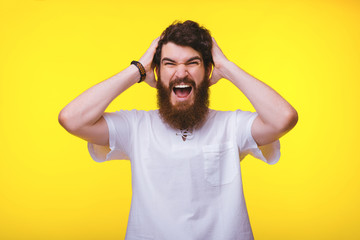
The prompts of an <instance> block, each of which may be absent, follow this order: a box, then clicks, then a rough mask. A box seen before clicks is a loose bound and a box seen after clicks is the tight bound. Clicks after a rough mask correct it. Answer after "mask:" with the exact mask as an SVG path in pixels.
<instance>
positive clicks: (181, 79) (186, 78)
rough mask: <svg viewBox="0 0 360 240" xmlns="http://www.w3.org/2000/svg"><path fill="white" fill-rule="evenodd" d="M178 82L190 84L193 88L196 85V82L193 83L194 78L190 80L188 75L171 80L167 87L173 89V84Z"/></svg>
mask: <svg viewBox="0 0 360 240" xmlns="http://www.w3.org/2000/svg"><path fill="white" fill-rule="evenodd" d="M180 83H185V84H190V85H191V86H192V88H193V89H195V87H196V84H195V81H194V80H191V79H189V78H188V77H184V78H178V79H175V80H173V81H171V82H170V83H169V88H170V89H173V88H174V86H175V85H178V84H180Z"/></svg>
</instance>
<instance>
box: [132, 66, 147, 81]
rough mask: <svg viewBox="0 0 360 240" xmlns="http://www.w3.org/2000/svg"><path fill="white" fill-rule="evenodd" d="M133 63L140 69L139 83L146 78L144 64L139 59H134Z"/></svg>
mask: <svg viewBox="0 0 360 240" xmlns="http://www.w3.org/2000/svg"><path fill="white" fill-rule="evenodd" d="M131 64H134V65H135V66H136V67H137V68H138V69H139V73H140V80H139V81H138V83H141V82H142V81H144V80H145V78H146V71H145V68H144V66H143V65H142V64H141V63H140V62H138V61H132V62H131Z"/></svg>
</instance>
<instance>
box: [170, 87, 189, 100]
mask: <svg viewBox="0 0 360 240" xmlns="http://www.w3.org/2000/svg"><path fill="white" fill-rule="evenodd" d="M190 91H191V88H175V89H174V92H175V94H176V96H177V97H179V98H185V97H187V96H188V95H189V94H190Z"/></svg>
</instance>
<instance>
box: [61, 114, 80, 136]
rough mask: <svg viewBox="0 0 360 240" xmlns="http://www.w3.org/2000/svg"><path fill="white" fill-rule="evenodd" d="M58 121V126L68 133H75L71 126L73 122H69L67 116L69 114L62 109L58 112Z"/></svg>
mask: <svg viewBox="0 0 360 240" xmlns="http://www.w3.org/2000/svg"><path fill="white" fill-rule="evenodd" d="M58 121H59V123H60V125H61V126H62V127H63V128H64V129H65V130H66V131H68V132H69V133H72V132H75V131H76V127H75V126H74V125H73V124H72V122H73V121H72V120H71V116H69V113H68V112H67V111H65V110H64V109H63V110H61V111H60V113H59V116H58Z"/></svg>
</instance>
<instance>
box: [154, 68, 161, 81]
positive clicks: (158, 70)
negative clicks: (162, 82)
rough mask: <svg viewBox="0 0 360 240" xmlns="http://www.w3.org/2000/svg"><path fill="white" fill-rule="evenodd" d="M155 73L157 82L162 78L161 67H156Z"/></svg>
mask: <svg viewBox="0 0 360 240" xmlns="http://www.w3.org/2000/svg"><path fill="white" fill-rule="evenodd" d="M155 73H156V81H157V80H159V76H160V67H155Z"/></svg>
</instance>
